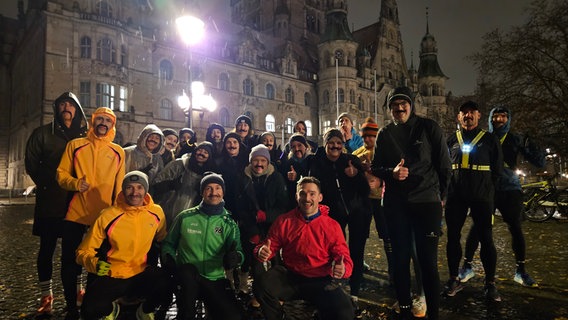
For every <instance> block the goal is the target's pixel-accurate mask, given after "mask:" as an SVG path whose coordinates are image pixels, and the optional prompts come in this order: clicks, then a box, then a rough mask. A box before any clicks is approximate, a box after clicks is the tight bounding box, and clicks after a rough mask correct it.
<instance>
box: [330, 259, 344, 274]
mask: <svg viewBox="0 0 568 320" xmlns="http://www.w3.org/2000/svg"><path fill="white" fill-rule="evenodd" d="M344 274H345V263H343V256H341V258H339V261H335V263H333V266H332V269H331V276H332V277H333V278H335V279H341V278H343V275H344Z"/></svg>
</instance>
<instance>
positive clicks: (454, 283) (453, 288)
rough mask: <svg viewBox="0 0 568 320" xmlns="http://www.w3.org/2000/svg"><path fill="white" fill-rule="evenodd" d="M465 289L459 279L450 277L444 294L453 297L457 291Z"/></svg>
mask: <svg viewBox="0 0 568 320" xmlns="http://www.w3.org/2000/svg"><path fill="white" fill-rule="evenodd" d="M462 290H463V285H462V283H461V282H460V281H459V280H458V279H450V280H448V282H447V283H446V286H445V288H444V295H445V296H446V297H453V296H455V295H456V293H458V292H460V291H462Z"/></svg>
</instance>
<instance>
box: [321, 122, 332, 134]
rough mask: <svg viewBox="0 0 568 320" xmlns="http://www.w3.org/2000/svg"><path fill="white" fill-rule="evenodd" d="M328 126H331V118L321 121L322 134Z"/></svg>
mask: <svg viewBox="0 0 568 320" xmlns="http://www.w3.org/2000/svg"><path fill="white" fill-rule="evenodd" d="M329 128H331V120H325V121H324V122H323V123H322V128H321V130H322V131H321V134H324V133H325V132H326V131H327V130H329Z"/></svg>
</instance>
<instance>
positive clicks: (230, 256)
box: [223, 250, 241, 270]
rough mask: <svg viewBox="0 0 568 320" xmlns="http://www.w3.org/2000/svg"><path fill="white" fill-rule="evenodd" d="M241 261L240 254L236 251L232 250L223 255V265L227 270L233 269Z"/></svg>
mask: <svg viewBox="0 0 568 320" xmlns="http://www.w3.org/2000/svg"><path fill="white" fill-rule="evenodd" d="M240 263H241V255H240V254H239V253H238V252H237V251H236V250H232V251H229V252H227V253H225V255H224V256H223V267H224V268H225V269H227V270H229V269H234V268H236V267H238V266H239V264H240Z"/></svg>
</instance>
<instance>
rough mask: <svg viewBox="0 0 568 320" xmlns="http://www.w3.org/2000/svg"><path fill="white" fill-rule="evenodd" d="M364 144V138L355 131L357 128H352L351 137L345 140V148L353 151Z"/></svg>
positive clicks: (349, 151)
mask: <svg viewBox="0 0 568 320" xmlns="http://www.w3.org/2000/svg"><path fill="white" fill-rule="evenodd" d="M362 146H363V138H361V136H360V135H359V134H358V133H357V131H355V128H351V139H349V140H347V141H345V149H347V153H353V151H355V150H357V149H359V148H361V147H362Z"/></svg>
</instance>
